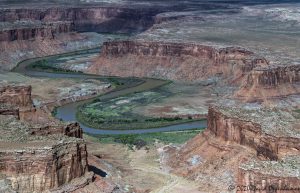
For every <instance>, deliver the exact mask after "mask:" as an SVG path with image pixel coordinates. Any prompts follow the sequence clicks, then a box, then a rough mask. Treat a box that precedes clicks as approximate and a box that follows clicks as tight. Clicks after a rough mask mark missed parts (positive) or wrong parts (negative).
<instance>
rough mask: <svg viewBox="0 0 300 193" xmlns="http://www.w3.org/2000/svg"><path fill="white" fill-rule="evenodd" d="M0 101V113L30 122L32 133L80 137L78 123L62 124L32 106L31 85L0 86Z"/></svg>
mask: <svg viewBox="0 0 300 193" xmlns="http://www.w3.org/2000/svg"><path fill="white" fill-rule="evenodd" d="M0 102H1V103H2V104H1V108H0V114H1V115H14V116H15V117H16V118H17V119H20V120H23V121H26V122H30V123H31V125H32V126H30V132H31V134H32V135H38V136H47V135H53V134H63V135H66V136H69V137H76V138H82V134H83V132H82V129H81V127H80V126H79V124H78V123H69V124H62V123H60V122H59V121H56V120H55V119H52V118H49V116H48V114H47V113H46V112H44V111H43V110H42V109H37V108H35V107H34V106H33V103H32V98H31V86H25V85H3V86H2V87H0ZM42 123H43V124H42Z"/></svg>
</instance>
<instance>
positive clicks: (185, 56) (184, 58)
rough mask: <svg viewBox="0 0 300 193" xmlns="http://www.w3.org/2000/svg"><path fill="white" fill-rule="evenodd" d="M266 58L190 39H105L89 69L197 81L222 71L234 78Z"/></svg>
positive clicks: (107, 73) (105, 72) (225, 75)
mask: <svg viewBox="0 0 300 193" xmlns="http://www.w3.org/2000/svg"><path fill="white" fill-rule="evenodd" d="M261 65H267V61H266V60H265V59H263V58H258V57H256V56H255V54H254V53H252V52H250V51H247V50H245V49H242V48H234V47H228V48H216V47H213V46H204V45H198V44H190V43H171V42H144V41H116V42H106V43H104V45H103V48H102V50H101V55H100V57H99V58H98V61H97V62H96V63H95V64H94V65H93V66H91V67H90V69H89V72H92V73H97V74H104V75H117V76H137V77H155V78H165V79H171V80H181V81H197V80H201V79H205V78H209V77H211V76H219V75H223V76H224V77H231V79H232V80H234V79H235V78H238V77H239V76H240V75H241V74H243V73H245V72H248V71H250V70H252V69H253V68H255V67H256V66H261Z"/></svg>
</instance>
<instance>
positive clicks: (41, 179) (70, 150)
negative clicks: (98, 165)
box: [0, 141, 87, 192]
mask: <svg viewBox="0 0 300 193" xmlns="http://www.w3.org/2000/svg"><path fill="white" fill-rule="evenodd" d="M13 144H14V143H3V142H1V146H5V145H7V146H10V147H13V148H14V150H0V155H1V156H0V172H1V173H2V174H4V175H6V176H7V179H9V181H10V182H11V184H12V188H13V189H14V190H16V191H19V192H41V191H44V190H49V189H52V188H56V187H59V186H61V185H63V184H66V183H68V182H70V181H71V180H72V179H74V178H77V177H80V176H82V175H84V174H85V172H87V151H86V145H85V144H84V143H82V142H76V141H74V142H61V143H57V144H53V145H49V144H47V142H45V141H44V143H41V142H40V144H39V142H36V143H34V142H32V144H31V143H30V142H28V143H24V144H23V145H22V146H23V147H22V146H20V145H17V144H14V146H13ZM17 146H19V147H17ZM26 146H30V147H26Z"/></svg>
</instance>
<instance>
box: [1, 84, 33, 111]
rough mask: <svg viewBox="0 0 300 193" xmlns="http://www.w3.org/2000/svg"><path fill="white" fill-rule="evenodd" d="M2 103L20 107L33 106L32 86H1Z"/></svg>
mask: <svg viewBox="0 0 300 193" xmlns="http://www.w3.org/2000/svg"><path fill="white" fill-rule="evenodd" d="M0 103H5V104H9V105H12V106H18V107H28V106H32V100H31V86H17V85H16V86H11V85H7V86H1V87H0Z"/></svg>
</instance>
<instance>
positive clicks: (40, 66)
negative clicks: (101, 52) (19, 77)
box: [29, 59, 83, 73]
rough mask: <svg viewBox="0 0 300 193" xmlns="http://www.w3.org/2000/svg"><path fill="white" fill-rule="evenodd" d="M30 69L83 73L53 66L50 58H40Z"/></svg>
mask: <svg viewBox="0 0 300 193" xmlns="http://www.w3.org/2000/svg"><path fill="white" fill-rule="evenodd" d="M29 69H34V70H35V71H43V72H55V73H83V72H82V71H76V70H69V69H64V68H59V67H56V66H51V64H49V62H48V60H46V59H43V60H38V61H36V62H34V63H32V64H31V65H30V66H29Z"/></svg>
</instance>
